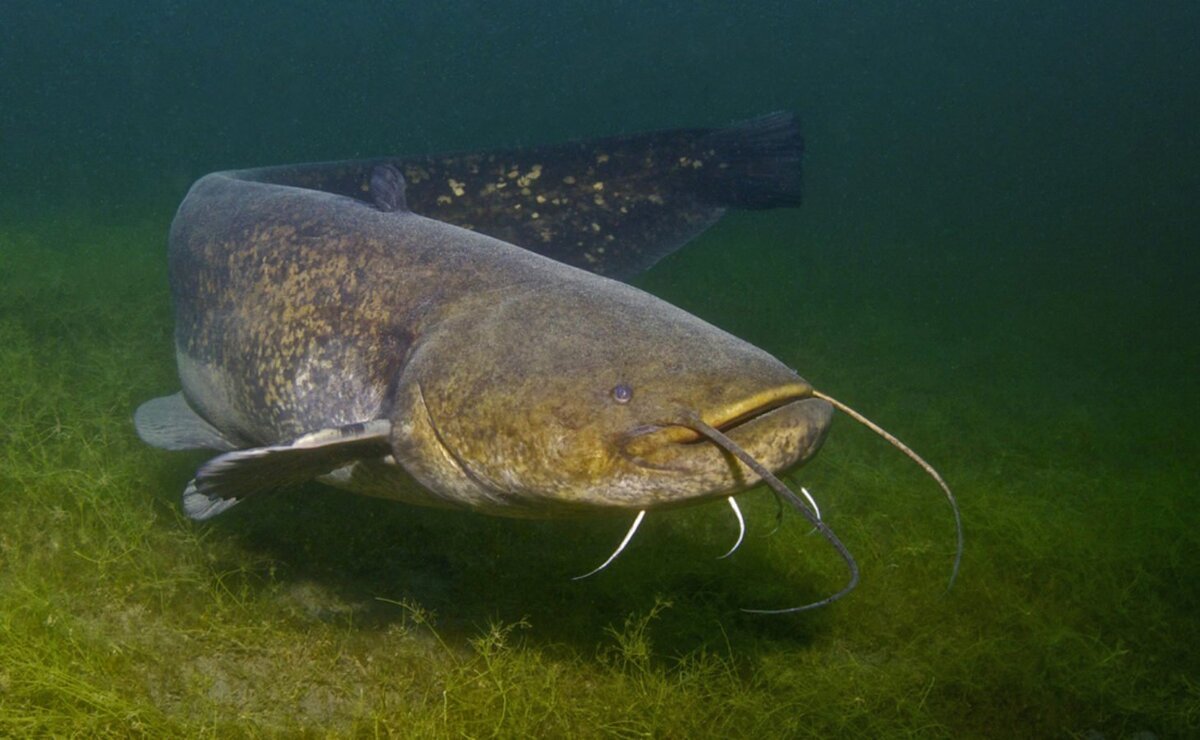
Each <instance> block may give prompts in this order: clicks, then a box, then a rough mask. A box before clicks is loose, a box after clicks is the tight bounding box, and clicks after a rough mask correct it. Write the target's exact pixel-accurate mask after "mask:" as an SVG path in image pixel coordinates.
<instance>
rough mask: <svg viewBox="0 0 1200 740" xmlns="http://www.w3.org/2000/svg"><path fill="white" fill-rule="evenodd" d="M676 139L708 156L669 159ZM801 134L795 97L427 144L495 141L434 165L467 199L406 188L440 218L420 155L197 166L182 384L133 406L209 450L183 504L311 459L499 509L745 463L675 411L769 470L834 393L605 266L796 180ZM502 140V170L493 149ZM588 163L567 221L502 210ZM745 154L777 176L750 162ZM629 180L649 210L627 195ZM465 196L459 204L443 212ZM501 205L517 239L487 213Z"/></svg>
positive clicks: (319, 467) (804, 453)
mask: <svg viewBox="0 0 1200 740" xmlns="http://www.w3.org/2000/svg"><path fill="white" fill-rule="evenodd" d="M670 142H674V146H675V147H676V150H671V147H670V146H669V145H668V144H669V143H670ZM681 149H686V150H688V151H692V152H700V154H699V156H702V157H704V158H705V159H704V160H701V161H702V164H700V165H699V166H694V165H692V164H690V163H689V164H687V165H686V166H687V170H686V171H685V170H682V169H680V168H681V167H683V165H681V164H680V157H682V156H684V155H679V154H676V153H675V152H676V151H677V150H681ZM799 150H800V145H799V137H798V133H797V132H796V131H795V125H794V120H792V119H791V118H790V117H786V116H785V117H780V116H771V117H767V118H764V119H758V120H757V121H753V122H750V123H748V124H744V125H742V126H740V127H734V128H733V129H728V130H716V131H704V130H685V131H681V132H676V133H674V134H672V133H671V132H665V133H664V132H658V133H653V134H647V135H642V138H641V139H639V138H638V137H637V136H631V137H621V138H619V139H606V140H600V141H599V142H593V143H592V144H590V145H589V144H587V143H582V144H574V145H569V146H567V147H565V148H562V149H554V148H542V149H536V150H530V151H528V152H524V153H520V152H517V153H514V152H502V153H497V154H494V155H489V154H487V153H484V154H479V155H455V156H450V157H442V158H440V159H437V161H438V162H440V163H442V165H441V166H443V167H444V168H452V167H465V168H466V169H465V171H466V172H467V173H468V174H469V173H470V172H471V170H472V168H473V167H480V164H479V163H481V162H488V161H489V158H490V159H491V161H502V162H503V165H504V167H501V168H500V169H498V170H496V171H494V172H492V171H488V172H483V171H482V169H481V170H480V172H479V174H480V177H479V178H478V179H477V180H475V181H468V179H467V175H463V178H464V179H463V180H459V179H458V178H457V177H454V178H448V179H454V181H455V183H458V185H456V186H455V187H456V188H460V189H462V190H463V192H464V193H466V192H467V190H468V186H470V188H471V189H472V190H473V192H474V193H476V195H477V196H478V198H477V200H476V201H475V203H474V205H470V204H467V203H465V201H464V203H460V204H458V205H460V206H462V208H460V209H459V210H458V211H455V210H454V209H453V208H449V207H448V206H453V205H455V202H454V201H453V200H451V202H450V203H449V204H447V203H445V202H443V203H442V204H441V206H442V210H441V211H440V212H439V210H438V207H437V206H438V205H439V204H438V197H439V196H433V197H432V201H431V202H432V205H429V203H430V201H428V199H426V200H424V201H420V203H421V204H422V205H421V207H422V209H423V210H426V211H427V212H431V213H432V214H433V216H439V215H440V216H441V217H442V219H439V218H435V217H429V216H426V215H420V214H419V213H417V212H415V211H414V210H413V209H412V208H410V207H409V202H410V198H409V193H410V191H411V189H412V187H413V186H412V185H410V183H409V181H408V178H406V177H405V174H404V173H405V171H406V170H407V171H409V173H410V177H411V174H412V172H413V171H417V173H418V177H415V178H411V179H421V180H422V182H428V181H429V180H428V179H426V178H424V177H423V174H422V172H423V173H424V174H428V175H430V177H431V178H432V176H433V172H432V171H430V170H429V168H428V167H427V168H426V169H425V170H423V171H422V170H420V167H421V165H420V163H419V162H418V163H415V164H414V163H413V162H412V161H406V160H399V159H397V160H390V159H382V160H365V161H362V162H350V163H332V164H319V165H299V166H293V167H283V168H266V169H260V170H243V171H233V172H222V173H214V174H211V175H207V176H205V177H204V178H202V179H200V180H199V181H197V183H196V184H195V185H194V186H193V187H192V189H191V190H190V191H189V193H188V195H187V196H186V198H185V199H184V202H183V203H182V205H181V206H180V209H179V211H178V213H177V215H176V218H175V220H174V222H173V225H172V229H171V235H170V253H169V262H170V280H171V291H172V296H173V299H174V302H175V318H176V330H175V350H176V359H177V363H178V367H179V376H180V380H181V384H182V391H181V392H180V393H179V394H176V395H174V396H168V397H164V398H160V399H155V400H153V401H150V402H147V403H146V404H144V405H143V406H142V407H141V408H140V409H139V410H138V412H137V413H136V414H135V422H136V424H137V428H138V431H139V433H140V434H141V436H142V437H143V439H145V440H146V441H147V442H149V443H151V444H154V445H156V446H160V447H165V448H169V449H184V448H189V447H204V448H210V449H216V450H219V451H222V452H223V454H221V455H219V456H218V457H216V458H214V459H213V460H212V461H210V462H209V463H207V464H206V465H204V466H203V467H202V468H201V469H200V470H199V471H198V473H197V476H196V478H195V479H194V480H193V481H192V482H191V483H190V484H189V485H188V487H187V489H186V491H185V495H184V505H185V510H186V511H187V512H188V513H189V515H191V516H193V517H194V518H198V519H204V518H208V517H210V516H213V515H215V514H217V513H220V512H221V511H224V510H225V509H227V508H229V506H232V505H233V504H234V503H236V502H237V501H239V500H242V499H244V498H246V497H248V496H253V495H256V494H259V493H263V492H267V491H271V490H275V489H278V488H281V487H286V486H288V485H292V484H295V483H299V482H302V481H304V480H309V479H318V480H322V481H325V482H328V483H331V484H333V485H336V486H340V487H343V488H346V489H349V490H352V491H355V492H358V493H363V494H367V495H374V496H383V497H387V498H394V499H398V500H402V501H406V502H409V503H414V504H423V505H435V506H448V507H455V508H463V509H469V510H473V511H479V512H484V513H488V514H496V515H505V516H519V517H548V516H560V515H569V514H586V513H594V512H602V511H620V510H645V509H654V508H664V507H670V506H678V505H683V504H689V503H695V502H698V501H703V500H706V499H709V498H712V497H715V496H723V495H728V494H730V493H732V492H736V491H740V490H744V489H745V488H747V487H749V486H750V485H752V484H753V483H754V482H756V481H757V480H759V478H760V476H759V475H758V474H757V473H756V472H755V471H754V470H752V469H751V468H749V467H747V466H746V465H744V464H743V463H741V462H739V461H737V460H736V459H734V458H733V457H732V456H731V455H729V454H728V453H727V452H725V451H723V450H721V449H719V448H718V447H716V446H714V445H709V444H703V443H701V442H700V436H699V435H698V434H697V433H696V431H695V430H694V428H692V427H690V426H688V422H689V420H691V419H698V420H700V421H702V422H703V423H705V424H708V425H711V426H712V427H714V428H717V429H720V430H721V431H722V432H724V433H725V434H727V435H728V436H729V438H730V439H732V440H733V441H734V442H736V443H737V444H738V445H740V446H741V447H742V448H743V449H744V450H746V451H747V452H748V453H749V454H750V455H752V456H753V457H754V458H755V459H756V460H758V461H759V462H760V463H761V464H762V465H763V466H765V467H766V468H767V469H769V470H772V471H777V470H781V469H784V468H788V467H790V466H793V465H795V464H798V463H800V462H803V461H804V460H806V459H808V458H809V457H811V456H812V455H813V454H814V453H815V452H816V450H817V449H818V448H819V446H820V444H821V442H822V440H823V439H824V437H825V434H826V431H827V430H828V426H829V422H830V418H831V415H832V408H831V407H830V405H829V404H828V403H826V402H825V401H823V400H820V399H817V398H814V397H813V393H812V388H811V386H810V385H809V384H808V383H807V382H806V381H804V380H803V379H802V378H800V377H799V376H798V375H797V374H796V373H795V371H793V370H791V369H789V368H788V367H786V366H785V365H784V364H783V363H781V362H779V361H778V360H776V359H775V358H774V357H772V356H771V355H769V354H768V353H766V352H765V351H763V350H761V349H758V348H756V347H754V346H752V345H750V344H748V343H746V342H744V341H742V340H740V339H738V338H736V337H734V336H732V335H730V334H728V333H726V332H724V331H722V330H720V329H718V328H716V327H714V326H712V325H711V324H709V323H706V322H704V321H702V320H700V319H699V318H697V317H695V316H693V315H691V314H689V313H687V312H685V311H683V310H681V309H679V308H676V307H674V306H672V305H670V304H668V303H666V302H664V301H662V300H660V299H658V298H655V297H654V296H651V295H649V294H648V293H645V292H644V291H641V290H639V289H637V288H634V287H632V286H629V285H627V284H625V283H622V282H618V281H616V280H614V279H611V278H609V277H606V276H605V275H604V274H601V273H608V274H628V273H629V272H630V271H636V270H638V269H644V267H645V266H647V264H648V261H652V259H651V258H652V257H653V258H656V257H654V255H658V256H661V254H663V253H665V252H664V249H663V248H662V247H661V246H654V244H655V242H656V240H661V241H662V242H663V243H664V244H668V245H674V246H677V243H682V241H686V238H689V237H690V236H691V235H692V234H693V233H694V231H695V229H696V227H697V224H699V223H701V222H703V221H704V220H705V219H708V222H711V220H712V219H713V218H714V214H715V216H719V214H720V212H723V210H724V209H725V208H726V207H731V206H733V207H768V206H770V205H775V204H786V203H788V202H791V201H794V200H795V199H797V198H798V193H796V192H794V189H795V188H796V187H797V186H798V167H799ZM564 152H566V153H567V154H569V155H570V156H567V154H564ZM631 152H632V153H631ZM667 153H670V156H671V157H672V158H673V159H670V160H665V159H664V160H662V161H671V162H673V165H672V166H671V167H669V168H667V169H662V167H661V165H660V164H659V165H656V161H658V160H656V159H654V157H655V156H658V155H659V154H662V155H663V156H664V157H665V156H666V154H667ZM652 155H653V156H652ZM535 160H536V161H535ZM429 161H433V160H429ZM688 161H689V162H692V161H695V160H688ZM564 162H569V163H571V162H573V163H574V164H575V165H579V164H581V163H586V162H590V163H591V165H590V166H591V168H592V169H591V172H592V175H588V174H587V173H588V172H589V170H588V168H587V167H583V168H582V169H578V168H577V169H575V170H574V171H575V172H578V173H580V174H578V175H574V176H573V175H564V174H562V173H563V172H567V171H568V170H567V169H565V167H566V165H565V164H564ZM755 162H757V164H755ZM514 163H518V164H519V166H516V167H514V169H516V170H517V171H518V175H517V177H515V178H510V177H509V173H510V172H512V171H513V170H512V169H508V170H507V171H501V170H504V169H505V168H509V167H512V166H513V165H514ZM609 163H613V165H614V167H613V168H612V169H609V170H607V171H606V170H604V167H605V165H607V164H609ZM722 164H724V165H725V166H724V167H722ZM616 165H621V167H620V168H618V167H616ZM429 166H432V165H429ZM705 167H711V170H710V172H711V173H712V177H710V178H709V179H707V180H706V179H703V178H699V175H698V173H699V172H701V171H703V170H704V168H705ZM656 168H657V169H656ZM730 170H733V173H730V172H729V171H730ZM535 171H536V172H539V173H540V174H539V176H538V177H537V178H533V179H532V180H531V179H529V173H533V172H535ZM602 171H605V172H607V174H606V175H605V177H607V179H606V180H604V182H605V185H604V187H603V189H600V188H596V187H594V185H595V184H596V182H599V181H596V182H590V183H589V184H587V186H588V187H589V188H590V192H591V193H592V194H596V193H600V192H605V193H608V194H609V195H610V196H611V197H612V198H613V201H612V202H613V203H615V204H618V205H615V206H614V207H607V206H606V207H603V208H593V209H592V210H590V211H588V215H587V216H586V225H583V222H582V221H580V218H581V217H580V215H579V212H578V211H571V210H570V209H563V210H562V211H561V213H560V214H559V216H558V217H553V216H551V217H547V222H551V223H554V224H555V229H556V230H555V231H554V232H553V235H552V237H551V238H549V239H542V238H541V237H540V236H538V234H539V233H540V232H538V231H537V223H536V222H537V221H539V220H540V218H531V217H530V214H529V212H528V211H526V212H525V213H524V214H521V215H519V216H513V215H512V213H513V212H514V211H517V212H519V211H522V210H524V209H523V208H516V206H517V205H522V204H523V200H527V199H529V198H532V200H533V202H535V203H536V202H537V200H538V197H539V196H540V197H541V198H543V199H548V196H549V195H550V194H552V193H559V190H561V188H558V186H557V185H556V186H554V188H549V186H547V189H543V190H540V191H539V190H536V186H537V181H538V180H540V179H541V178H542V177H545V178H547V181H546V182H547V183H549V182H550V179H551V178H552V177H553V178H555V179H556V180H557V181H558V183H559V184H560V185H568V184H570V183H564V182H562V181H563V180H564V179H565V178H570V177H574V178H575V183H574V184H575V185H578V184H579V178H582V177H587V176H594V175H596V173H598V172H602ZM655 171H658V172H659V178H658V184H657V185H655V184H654V183H653V178H651V177H650V175H652V174H653V173H654V172H655ZM738 171H744V172H745V173H754V172H757V173H760V174H759V175H752V174H744V175H743V176H741V177H740V178H739V177H738V176H736V172H738ZM764 172H765V173H768V175H769V177H767V179H770V180H771V181H773V182H775V184H776V189H775V190H771V189H770V188H766V187H765V186H764V185H763V183H762V182H756V181H755V180H754V177H756V176H760V177H761V176H762V175H761V173H764ZM771 172H775V173H777V174H775V175H770V174H769V173H771ZM622 173H624V174H622ZM778 173H782V174H778ZM684 176H686V177H684ZM499 177H503V178H504V179H505V180H511V181H512V182H511V185H512V186H513V187H517V188H518V189H517V190H516V191H515V192H517V193H520V189H521V188H520V187H518V186H522V185H524V188H525V189H527V190H528V191H529V194H527V195H520V196H519V198H518V200H517V201H513V200H511V199H507V200H506V199H505V198H507V196H504V197H502V198H501V199H500V200H497V201H495V203H498V204H499V205H494V207H493V206H489V209H490V210H488V209H484V208H482V206H481V205H480V203H482V202H483V201H486V200H487V199H488V198H493V199H494V198H497V197H499V196H497V192H498V191H502V190H507V186H506V187H505V188H495V187H493V188H491V189H490V190H489V188H488V183H489V182H490V183H492V184H495V183H494V182H493V180H496V179H497V178H499ZM681 178H683V179H681ZM730 182H732V183H733V185H732V186H731V185H730V184H729V183H730ZM689 183H690V184H689ZM696 183H700V184H696ZM420 184H421V183H417V185H420ZM571 192H573V193H574V192H575V191H574V190H572V191H571ZM722 192H724V193H725V199H724V201H723V200H722V196H721V194H722ZM754 192H757V193H758V194H759V195H758V196H757V197H758V199H757V200H754V197H752V195H747V193H754ZM620 193H625V194H626V196H625V199H624V201H621V200H618V197H619V196H618V195H617V194H620ZM559 195H561V193H559ZM441 197H442V200H443V201H444V199H445V197H447V196H441ZM448 197H451V198H454V190H451V193H450V195H449V196H448ZM463 197H465V196H463ZM606 197H607V196H606ZM635 201H636V203H635ZM655 201H659V202H655ZM605 202H606V203H608V201H607V200H606V201H605ZM622 202H624V205H623V206H622V205H619V203H622ZM638 203H640V204H641V206H642V207H644V208H650V207H654V208H657V209H658V210H657V211H656V212H655V213H656V215H654V216H653V217H650V216H649V215H648V214H650V213H651V211H649V210H647V211H645V212H644V213H643V214H641V215H642V217H639V218H637V219H630V218H628V217H629V213H630V211H631V210H636V208H637V207H638V206H637V204H638ZM592 205H593V206H595V205H596V203H595V199H593V200H592ZM468 206H469V207H468ZM622 209H624V212H623V211H622ZM485 212H489V213H505V214H509V215H508V216H506V217H504V218H500V217H497V216H492V217H481V216H480V214H482V213H485ZM702 212H707V216H701V215H697V214H702ZM464 214H467V215H464ZM443 219H445V220H443ZM464 219H469V220H471V221H473V222H474V223H464V224H462V225H455V224H454V223H451V222H450V221H463V220H464ZM514 224H518V225H523V226H524V227H529V228H528V229H525V230H524V231H522V230H521V229H517V228H516V227H514V226H513V225H514ZM530 224H532V225H533V226H530ZM466 227H470V228H466ZM514 229H515V232H514ZM506 230H508V231H509V232H512V233H517V235H518V238H522V239H524V240H526V241H525V243H523V244H522V245H521V246H517V245H514V244H511V243H508V242H505V241H502V240H500V239H497V238H495V237H493V236H489V235H488V232H492V233H505V231H506ZM597 234H600V235H602V237H603V236H607V237H612V238H611V239H603V238H602V242H604V243H608V244H610V245H612V248H611V251H608V250H603V251H596V250H597V248H598V247H599V246H602V244H598V243H597V242H596V241H595V239H593V238H592V237H595V236H596V235H597ZM578 236H587V237H588V238H586V239H585V238H576V237H578ZM621 245H626V248H625V249H624V250H622V248H621ZM629 245H634V246H637V249H631V248H629ZM647 245H649V246H647ZM671 248H674V247H673V246H672V247H671ZM667 251H669V249H668V250H667ZM539 252H540V253H539ZM588 254H592V255H593V259H592V260H589V259H588V258H587V255H588ZM605 254H607V255H608V256H607V257H605V256H604V255H605ZM549 255H554V257H558V259H555V258H554V257H552V256H549ZM564 255H569V257H564ZM572 262H573V263H575V264H578V265H580V266H575V265H573V264H570V263H572ZM588 264H591V266H592V267H593V269H591V270H588V269H583V266H585V265H588Z"/></svg>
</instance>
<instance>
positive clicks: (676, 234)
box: [249, 113, 804, 279]
mask: <svg viewBox="0 0 1200 740" xmlns="http://www.w3.org/2000/svg"><path fill="white" fill-rule="evenodd" d="M803 150H804V142H803V139H802V138H801V135H800V130H799V125H798V123H797V121H796V117H795V116H794V115H792V114H789V113H774V114H770V115H767V116H763V117H760V118H756V119H752V120H750V121H746V122H744V123H741V124H737V125H734V126H731V127H729V128H723V129H711V128H710V129H704V128H694V129H677V130H671V131H658V132H650V133H640V134H631V135H627V136H614V137H607V138H602V139H593V140H588V141H578V142H570V143H565V144H558V145H551V146H538V147H529V148H519V149H502V150H495V151H481V152H463V153H453V154H444V155H431V156H423V157H421V156H418V157H392V158H378V159H368V160H360V161H352V162H329V163H315V164H304V165H291V166H286V167H276V168H264V169H261V170H253V171H249V173H250V174H249V176H251V177H253V178H254V179H258V180H261V181H263V182H277V183H280V184H284V183H286V184H291V185H297V186H301V187H308V188H313V189H315V190H321V191H325V192H329V193H337V194H341V195H346V196H349V197H354V198H357V199H360V200H370V177H371V173H372V171H373V170H374V168H375V167H376V166H378V165H380V164H390V165H392V166H394V167H395V168H396V169H397V170H398V171H399V172H400V173H402V174H403V176H404V179H405V181H406V182H407V185H408V207H409V209H410V210H412V211H413V212H414V213H417V214H420V215H423V216H427V217H429V218H433V219H436V220H438V221H444V222H446V223H451V224H454V225H456V226H461V227H463V228H466V229H471V230H474V231H478V232H480V233H483V234H487V235H489V236H494V237H496V238H498V239H500V240H502V241H506V242H509V243H512V244H516V245H518V246H521V247H524V248H525V249H528V250H530V251H533V252H536V253H538V254H541V255H544V256H546V257H550V258H551V259H554V260H557V261H559V262H563V263H565V264H569V265H573V266H575V267H580V268H582V269H585V270H588V271H590V272H595V273H597V274H601V275H605V276H608V277H615V278H618V279H627V278H629V277H632V276H633V275H636V274H638V273H639V272H642V271H643V270H646V269H647V268H649V267H650V266H652V265H653V264H654V263H655V262H657V261H658V260H659V259H661V258H662V257H664V256H666V255H667V254H670V253H671V252H673V251H675V250H676V249H678V248H679V247H681V246H683V245H684V244H685V243H687V242H688V241H689V240H691V239H692V238H694V237H695V236H696V235H698V234H699V233H701V232H702V231H704V230H705V229H707V228H708V227H709V226H711V225H712V224H714V223H715V222H716V221H717V220H718V219H719V218H720V217H721V216H722V215H723V214H724V213H725V211H726V210H727V209H728V208H747V209H757V208H774V207H785V206H795V205H799V203H800V180H801V160H802V157H803Z"/></svg>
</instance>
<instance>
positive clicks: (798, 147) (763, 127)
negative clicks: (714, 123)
mask: <svg viewBox="0 0 1200 740" xmlns="http://www.w3.org/2000/svg"><path fill="white" fill-rule="evenodd" d="M696 149H697V154H698V155H701V156H703V155H707V156H708V159H709V161H706V162H705V167H704V172H703V178H702V180H701V181H700V182H699V183H698V184H697V186H698V188H699V190H700V193H699V194H700V195H701V196H702V197H703V198H704V199H705V200H708V201H711V202H712V203H714V204H716V205H720V206H724V207H729V208H745V209H764V208H779V207H782V206H798V205H800V196H801V188H800V183H801V174H802V160H803V158H804V138H803V137H802V136H801V135H800V122H799V120H798V119H797V117H796V115H795V114H794V113H788V112H784V111H780V112H776V113H768V114H767V115H765V116H760V117H758V118H752V119H750V120H748V121H743V122H741V123H738V124H735V125H733V126H730V127H729V128H723V129H716V130H714V131H712V132H711V133H709V134H707V135H706V136H704V137H703V138H702V139H700V140H699V142H698V144H697V147H696ZM713 160H715V164H716V167H715V168H713V169H710V167H711V165H712V163H713V162H712V161H713Z"/></svg>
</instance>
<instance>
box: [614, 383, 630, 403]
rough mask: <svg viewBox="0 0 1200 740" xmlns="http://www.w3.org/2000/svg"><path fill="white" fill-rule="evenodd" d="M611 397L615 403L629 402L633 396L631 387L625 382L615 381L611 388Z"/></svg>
mask: <svg viewBox="0 0 1200 740" xmlns="http://www.w3.org/2000/svg"><path fill="white" fill-rule="evenodd" d="M612 398H613V400H614V401H616V402H617V403H629V399H631V398H633V389H632V388H630V387H629V386H628V385H627V384H625V383H617V384H616V385H614V386H613V389H612Z"/></svg>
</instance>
